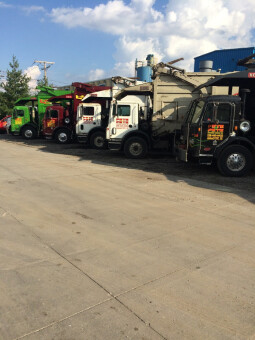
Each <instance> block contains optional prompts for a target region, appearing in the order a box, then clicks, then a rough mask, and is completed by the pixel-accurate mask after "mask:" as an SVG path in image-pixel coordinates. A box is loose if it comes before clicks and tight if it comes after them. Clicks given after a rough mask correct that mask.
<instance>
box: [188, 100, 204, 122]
mask: <svg viewBox="0 0 255 340" xmlns="http://www.w3.org/2000/svg"><path fill="white" fill-rule="evenodd" d="M204 105H205V102H204V101H202V100H201V101H199V102H197V103H196V106H193V107H192V111H193V112H192V119H191V123H193V124H196V123H198V121H199V118H200V117H201V114H202V111H203V107H204Z"/></svg>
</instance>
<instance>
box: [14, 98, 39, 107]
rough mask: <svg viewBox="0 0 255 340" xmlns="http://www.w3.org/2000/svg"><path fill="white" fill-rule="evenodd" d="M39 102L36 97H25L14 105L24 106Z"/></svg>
mask: <svg viewBox="0 0 255 340" xmlns="http://www.w3.org/2000/svg"><path fill="white" fill-rule="evenodd" d="M35 101H37V98H36V97H34V96H33V97H23V98H19V99H18V100H16V102H15V103H14V105H15V106H17V105H19V106H22V105H24V104H26V103H28V102H35Z"/></svg>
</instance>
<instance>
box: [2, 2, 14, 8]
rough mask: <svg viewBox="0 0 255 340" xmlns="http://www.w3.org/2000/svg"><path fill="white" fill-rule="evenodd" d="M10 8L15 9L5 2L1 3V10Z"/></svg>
mask: <svg viewBox="0 0 255 340" xmlns="http://www.w3.org/2000/svg"><path fill="white" fill-rule="evenodd" d="M10 7H13V6H12V5H9V4H6V3H5V2H3V1H0V8H10Z"/></svg>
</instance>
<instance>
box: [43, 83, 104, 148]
mask: <svg viewBox="0 0 255 340" xmlns="http://www.w3.org/2000/svg"><path fill="white" fill-rule="evenodd" d="M72 86H73V87H74V92H73V93H69V94H64V95H61V96H55V97H51V98H50V99H49V101H50V102H52V103H53V105H51V106H48V107H47V108H46V112H45V115H44V117H43V122H42V125H43V130H42V131H43V135H44V136H45V137H46V138H47V139H54V140H55V141H56V142H58V143H60V144H65V143H69V142H70V141H71V140H73V139H75V138H76V134H75V126H76V117H77V107H78V105H79V104H80V103H81V101H82V99H83V98H84V97H85V96H86V95H87V94H89V93H92V92H97V91H98V92H99V91H103V90H109V89H110V88H111V87H109V86H108V87H107V86H93V85H90V84H86V83H79V82H75V83H72Z"/></svg>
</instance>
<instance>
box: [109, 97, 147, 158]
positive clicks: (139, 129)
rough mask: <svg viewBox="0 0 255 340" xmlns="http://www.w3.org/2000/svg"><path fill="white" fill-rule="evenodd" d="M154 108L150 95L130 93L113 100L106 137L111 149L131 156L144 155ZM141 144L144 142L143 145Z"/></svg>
mask: <svg viewBox="0 0 255 340" xmlns="http://www.w3.org/2000/svg"><path fill="white" fill-rule="evenodd" d="M151 108H152V102H151V98H150V96H148V95H142V94H141V95H138V94H137V95H129V96H126V97H124V98H122V99H120V100H116V99H113V100H112V102H111V108H110V116H109V123H108V127H107V129H106V139H107V142H108V147H109V149H111V150H122V148H123V146H124V151H125V153H126V154H127V155H128V156H129V157H132V155H133V156H138V155H140V154H141V155H140V157H141V156H142V153H143V152H145V151H146V150H143V149H144V148H145V149H146V146H145V143H143V139H144V138H145V139H148V137H147V131H146V130H147V129H148V128H149V125H148V123H147V120H148V118H149V114H150V111H151ZM140 144H143V145H142V146H141V145H140Z"/></svg>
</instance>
